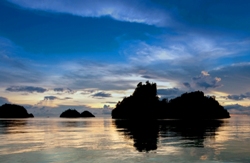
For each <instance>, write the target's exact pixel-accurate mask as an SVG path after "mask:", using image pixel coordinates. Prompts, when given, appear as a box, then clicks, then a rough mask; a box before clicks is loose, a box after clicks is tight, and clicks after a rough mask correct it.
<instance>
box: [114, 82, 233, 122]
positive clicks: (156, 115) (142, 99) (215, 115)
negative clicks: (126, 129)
mask: <svg viewBox="0 0 250 163" xmlns="http://www.w3.org/2000/svg"><path fill="white" fill-rule="evenodd" d="M112 118H113V119H221V118H230V115H229V113H228V111H227V110H225V109H224V108H223V106H221V105H220V104H219V103H218V101H216V100H215V97H210V96H205V95H204V93H203V92H201V91H196V92H190V93H184V94H182V95H181V96H180V97H177V98H174V99H171V100H170V101H168V100H166V99H163V100H160V99H159V97H158V96H157V85H156V83H149V82H148V81H147V82H146V84H142V83H141V82H140V83H139V84H138V85H137V87H136V89H135V91H134V93H133V94H132V95H131V96H129V97H125V98H124V99H123V100H122V101H121V102H120V101H119V102H118V103H117V105H116V107H115V108H114V109H113V110H112Z"/></svg>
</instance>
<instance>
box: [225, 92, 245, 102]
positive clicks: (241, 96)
mask: <svg viewBox="0 0 250 163" xmlns="http://www.w3.org/2000/svg"><path fill="white" fill-rule="evenodd" d="M223 98H226V99H230V100H235V101H240V100H244V99H250V92H247V93H245V94H240V95H228V96H223Z"/></svg>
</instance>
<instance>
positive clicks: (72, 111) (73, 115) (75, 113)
mask: <svg viewBox="0 0 250 163" xmlns="http://www.w3.org/2000/svg"><path fill="white" fill-rule="evenodd" d="M80 117H82V118H88V117H89V118H90V117H95V116H94V115H93V114H92V113H90V112H89V111H83V112H82V113H81V114H80V113H79V112H78V111H77V110H75V109H68V110H65V111H64V112H62V113H61V115H60V118H80Z"/></svg>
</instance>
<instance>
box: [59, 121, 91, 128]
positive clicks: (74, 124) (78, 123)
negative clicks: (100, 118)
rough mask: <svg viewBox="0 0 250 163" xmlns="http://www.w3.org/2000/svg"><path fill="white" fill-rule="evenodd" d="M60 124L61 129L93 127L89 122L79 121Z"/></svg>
mask: <svg viewBox="0 0 250 163" xmlns="http://www.w3.org/2000/svg"><path fill="white" fill-rule="evenodd" d="M60 124H61V125H62V126H63V127H75V128H76V127H90V126H93V124H92V122H91V121H81V120H64V121H61V122H60Z"/></svg>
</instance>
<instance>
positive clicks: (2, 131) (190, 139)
mask: <svg viewBox="0 0 250 163" xmlns="http://www.w3.org/2000/svg"><path fill="white" fill-rule="evenodd" d="M0 162H1V163H15V162H18V163H33V162H34V163H48V162H53V163H82V162H83V163H104V162H105V163H106V162H107V163H123V162H124V163H130V162H131V163H134V162H136V163H137V162H143V163H161V162H164V163H165V162H166V163H171V162H175V163H178V162H183V163H184V162H185V163H188V162H192V163H196V162H197V163H200V162H202V163H250V117H249V116H239V115H235V116H232V117H231V118H230V119H223V120H214V121H198V120H192V121H178V120H151V121H149V120H140V119H138V120H133V121H128V120H113V119H111V118H109V117H98V118H72V119H65V118H29V119H0Z"/></svg>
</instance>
